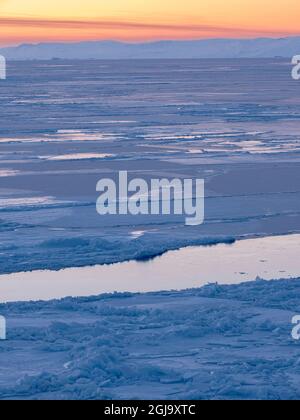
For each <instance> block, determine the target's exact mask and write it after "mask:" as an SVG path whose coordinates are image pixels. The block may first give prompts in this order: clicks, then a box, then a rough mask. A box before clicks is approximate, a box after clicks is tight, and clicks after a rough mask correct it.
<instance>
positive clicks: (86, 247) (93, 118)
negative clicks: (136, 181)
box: [0, 60, 300, 274]
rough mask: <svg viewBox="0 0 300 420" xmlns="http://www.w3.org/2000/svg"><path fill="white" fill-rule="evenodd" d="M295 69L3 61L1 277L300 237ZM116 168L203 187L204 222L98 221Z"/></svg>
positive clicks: (230, 63) (247, 64) (284, 65)
mask: <svg viewBox="0 0 300 420" xmlns="http://www.w3.org/2000/svg"><path fill="white" fill-rule="evenodd" d="M290 72H291V66H290V64H289V63H288V62H287V61H284V60H238V61H237V60H225V61H224V60H190V61H186V60H181V61H180V60H179V61H172V60H166V61H164V60H153V61H151V60H146V61H143V60H141V61H87V62H81V61H77V62H76V61H75V62H72V61H66V62H64V61H60V60H58V61H56V60H53V61H51V62H13V63H9V66H8V74H9V78H8V79H7V80H6V81H5V82H4V83H1V85H0V91H1V101H0V112H1V124H0V222H1V223H0V233H1V242H0V273H1V274H8V273H13V272H23V271H30V270H41V269H52V270H53V269H54V270H57V269H61V268H66V267H79V266H80V267H81V266H89V265H95V264H102V263H112V262H120V261H126V260H131V259H147V258H149V257H153V256H156V255H160V254H162V253H163V252H165V251H168V250H174V249H178V248H180V247H184V246H190V245H201V244H206V243H216V242H217V243H218V242H227V241H231V240H234V239H241V238H245V237H247V238H249V237H254V236H255V237H257V236H268V235H280V234H287V233H297V232H299V229H300V212H299V208H300V206H299V203H300V189H299V185H300V171H299V163H300V160H299V159H300V154H299V151H300V134H299V123H300V108H299V103H300V95H299V88H300V86H298V84H296V83H295V81H293V80H292V79H291V75H290ZM297 88H298V89H297ZM120 170H128V171H129V175H130V176H131V177H138V178H145V179H146V180H149V179H150V178H153V177H154V178H164V177H167V178H174V177H179V178H191V177H192V178H203V179H205V182H206V206H205V207H206V209H205V211H206V216H205V224H204V225H202V226H199V227H185V226H184V220H183V218H181V217H178V216H177V217H175V216H174V217H169V216H165V217H157V216H153V217H143V216H134V217H130V216H124V217H115V216H112V217H108V216H107V217H100V216H99V215H98V214H97V213H96V209H95V203H96V199H97V193H96V183H97V181H98V180H99V179H100V178H110V177H112V178H115V177H117V173H118V171H120ZM136 232H141V234H139V235H136Z"/></svg>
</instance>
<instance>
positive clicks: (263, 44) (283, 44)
mask: <svg viewBox="0 0 300 420" xmlns="http://www.w3.org/2000/svg"><path fill="white" fill-rule="evenodd" d="M0 54H1V55H4V56H5V57H6V58H7V59H9V60H51V59H55V58H57V59H158V58H160V59H161V58H170V59H171V58H173V59H180V58H182V59H192V58H272V57H289V58H290V57H292V56H294V55H298V54H300V36H299V37H287V38H256V39H208V40H196V41H158V42H148V43H138V44H132V43H124V42H117V41H89V42H78V43H40V44H22V45H19V46H16V47H7V48H1V49H0Z"/></svg>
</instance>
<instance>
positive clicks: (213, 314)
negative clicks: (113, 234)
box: [0, 279, 300, 399]
mask: <svg viewBox="0 0 300 420" xmlns="http://www.w3.org/2000/svg"><path fill="white" fill-rule="evenodd" d="M0 313H2V314H3V315H5V316H6V317H7V324H8V325H7V326H8V340H7V341H2V342H1V341H0V399H136V398H138V399H161V398H162V399H163V398H164V399H299V398H300V367H299V361H300V344H299V342H297V341H294V340H293V339H292V337H291V331H292V328H293V326H292V323H291V320H292V317H293V316H294V315H295V314H299V313H300V279H295V280H282V281H274V282H264V281H256V282H254V283H246V284H241V285H232V286H218V285H208V286H206V287H204V288H202V289H193V290H188V291H183V292H158V293H153V294H141V295H131V294H115V295H102V296H99V297H90V298H81V299H71V298H69V299H65V300H62V301H51V302H44V303H43V302H36V303H15V304H13V303H12V304H6V305H0Z"/></svg>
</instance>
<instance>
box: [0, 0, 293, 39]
mask: <svg viewBox="0 0 300 420" xmlns="http://www.w3.org/2000/svg"><path fill="white" fill-rule="evenodd" d="M299 18H300V1H299V0H184V1H179V0H50V1H42V0H0V44H1V45H8V44H17V43H22V42H40V41H78V40H98V39H115V40H124V41H133V42H137V41H145V40H157V39H197V38H216V37H247V38H248V37H257V36H285V35H300V29H299V28H300V25H299Z"/></svg>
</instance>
